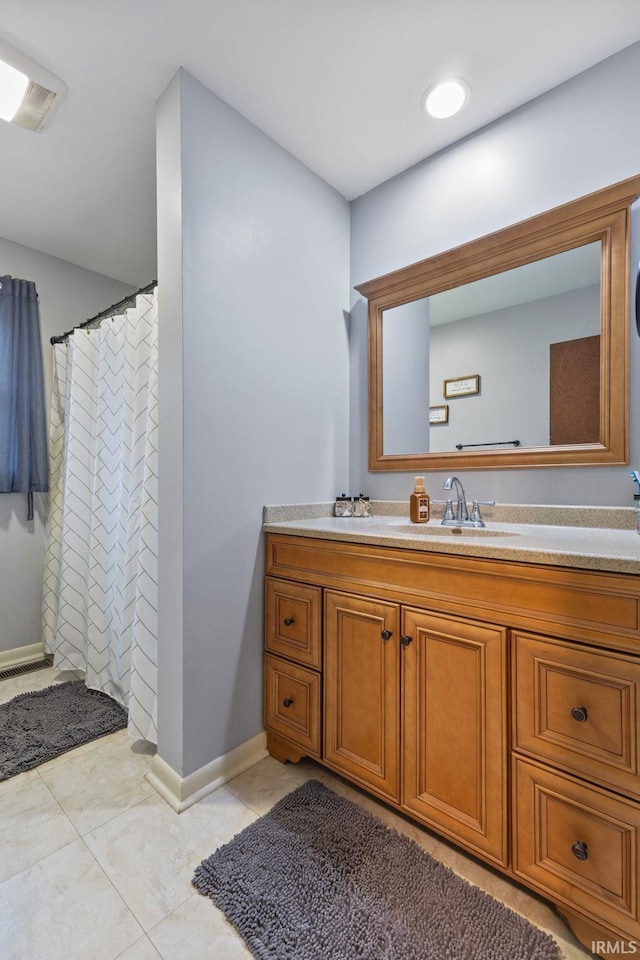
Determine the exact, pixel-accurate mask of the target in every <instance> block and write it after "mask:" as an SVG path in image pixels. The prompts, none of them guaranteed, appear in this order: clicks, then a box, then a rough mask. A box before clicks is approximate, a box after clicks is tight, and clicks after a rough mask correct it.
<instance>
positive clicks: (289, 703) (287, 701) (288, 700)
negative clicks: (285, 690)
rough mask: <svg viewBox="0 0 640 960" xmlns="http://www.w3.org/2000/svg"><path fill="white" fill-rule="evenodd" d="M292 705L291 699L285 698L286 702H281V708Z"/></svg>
mask: <svg viewBox="0 0 640 960" xmlns="http://www.w3.org/2000/svg"><path fill="white" fill-rule="evenodd" d="M292 703H293V697H287V699H286V700H283V701H282V706H283V707H290V706H291V704H292Z"/></svg>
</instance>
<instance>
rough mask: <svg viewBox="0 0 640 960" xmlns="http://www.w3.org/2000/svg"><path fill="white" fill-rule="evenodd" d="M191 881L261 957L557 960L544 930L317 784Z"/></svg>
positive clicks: (233, 844) (307, 959)
mask: <svg viewBox="0 0 640 960" xmlns="http://www.w3.org/2000/svg"><path fill="white" fill-rule="evenodd" d="M192 882H193V885H194V886H195V887H196V889H197V890H199V891H200V893H202V894H205V895H206V896H208V897H210V898H211V899H212V900H213V902H214V903H215V904H216V905H217V906H218V907H219V908H220V909H221V910H222V911H223V912H224V914H225V916H226V917H227V919H228V920H229V921H230V922H231V923H232V924H233V925H234V927H235V928H236V930H237V931H238V933H240V935H241V936H242V937H243V939H244V941H245V943H246V945H247V947H248V948H249V950H250V951H251V953H252V954H253V956H254V957H258V958H259V960H558V958H560V957H561V953H560V950H559V947H558V946H557V944H556V943H555V941H554V940H552V938H551V937H550V936H548V935H547V934H545V933H543V932H542V931H541V930H538V929H537V928H536V927H534V926H532V925H531V924H530V923H528V922H527V921H526V920H524V919H522V917H519V916H518V915H517V914H515V913H513V912H512V911H511V910H509V909H508V908H507V907H505V906H504V905H503V904H501V903H499V902H498V901H497V900H494V899H493V898H492V897H490V896H488V895H487V894H485V893H483V891H482V890H479V889H478V888H477V887H473V886H471V884H469V883H467V882H466V881H465V880H462V879H461V878H460V877H458V876H456V875H455V874H454V873H453V872H452V871H451V870H449V869H448V867H445V866H443V864H441V863H438V861H437V860H434V859H433V857H430V856H429V855H428V854H427V853H425V852H424V851H423V850H421V849H420V847H418V845H417V844H416V843H414V842H413V840H409V839H408V838H407V837H404V836H402V835H401V834H399V833H397V832H396V831H395V830H391V829H389V828H388V827H386V826H385V825H384V824H383V823H382V821H380V820H378V819H377V818H376V817H374V816H372V815H371V814H369V813H367V811H366V810H363V809H362V808H360V807H358V806H357V805H356V804H354V803H352V802H351V801H350V800H346V799H345V798H344V797H340V796H338V795H337V794H335V793H334V792H333V791H332V790H329V789H328V788H327V787H325V786H324V785H323V784H321V783H319V782H318V781H317V780H309V781H308V782H307V783H305V784H304V786H302V787H300V788H299V789H298V790H295V791H294V792H293V793H290V794H289V795H288V796H286V797H285V798H284V799H283V800H281V801H280V802H279V803H277V804H276V805H275V807H274V808H273V809H272V810H271V811H270V812H269V813H268V814H266V816H264V817H261V818H260V819H259V820H257V821H256V822H255V823H252V824H251V825H250V826H248V827H247V828H246V829H245V830H243V831H242V833H239V834H238V835H237V836H236V837H234V839H233V840H232V841H231V842H230V843H228V844H226V845H225V846H223V847H221V848H220V849H219V850H216V852H215V853H214V854H212V855H211V856H210V857H208V858H207V859H206V860H204V861H203V862H202V863H201V864H200V866H199V867H198V868H197V870H196V872H195V876H194V878H193V881H192Z"/></svg>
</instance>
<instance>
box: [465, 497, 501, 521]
mask: <svg viewBox="0 0 640 960" xmlns="http://www.w3.org/2000/svg"><path fill="white" fill-rule="evenodd" d="M481 505H482V506H483V507H495V505H496V502H495V500H474V501H473V505H472V510H471V520H473V521H476V522H480V523H484V522H483V520H482V514H481V513H480V506H481Z"/></svg>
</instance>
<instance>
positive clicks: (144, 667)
mask: <svg viewBox="0 0 640 960" xmlns="http://www.w3.org/2000/svg"><path fill="white" fill-rule="evenodd" d="M157 330H158V309H157V289H155V290H154V291H153V292H152V293H148V294H140V295H139V296H138V297H137V298H136V303H135V306H134V307H132V308H131V309H129V310H126V311H125V313H124V314H122V315H120V316H117V317H111V318H110V319H108V320H103V321H102V322H101V323H100V326H99V327H96V328H95V329H85V330H76V331H75V332H74V333H73V334H72V335H71V336H70V337H69V338H68V340H67V341H66V342H62V343H58V344H55V345H54V370H53V395H52V402H51V419H50V435H49V456H50V479H49V483H50V494H49V516H48V520H47V534H46V555H45V571H44V601H43V635H44V646H45V650H46V651H47V652H49V653H53V655H54V666H56V667H58V668H59V669H61V670H82V671H84V674H85V683H86V684H87V686H88V687H91V688H93V689H95V690H102V691H103V692H104V693H107V694H109V696H111V697H113V698H114V699H116V700H117V701H118V702H119V703H121V704H122V705H123V706H124V707H126V708H127V709H128V711H129V725H128V730H129V733H130V734H131V735H132V736H134V737H137V738H143V739H145V740H150V741H151V742H152V743H156V742H157V722H156V697H157V528H158V524H157V513H158V509H157V508H158V502H157V403H158V397H157V374H158V363H157V357H158V340H157Z"/></svg>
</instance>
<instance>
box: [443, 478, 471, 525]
mask: <svg viewBox="0 0 640 960" xmlns="http://www.w3.org/2000/svg"><path fill="white" fill-rule="evenodd" d="M451 488H453V489H454V490H455V492H456V496H457V498H458V499H457V501H456V513H455V517H454V518H453V519H454V521H455V523H464V521H465V520H468V519H469V511H468V510H467V495H466V494H465V492H464V487H463V486H462V484H461V483H460V481H459V480H458V478H457V477H447V479H446V480H445V482H444V483H443V484H442V489H443V490H451ZM443 523H444V521H443Z"/></svg>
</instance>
